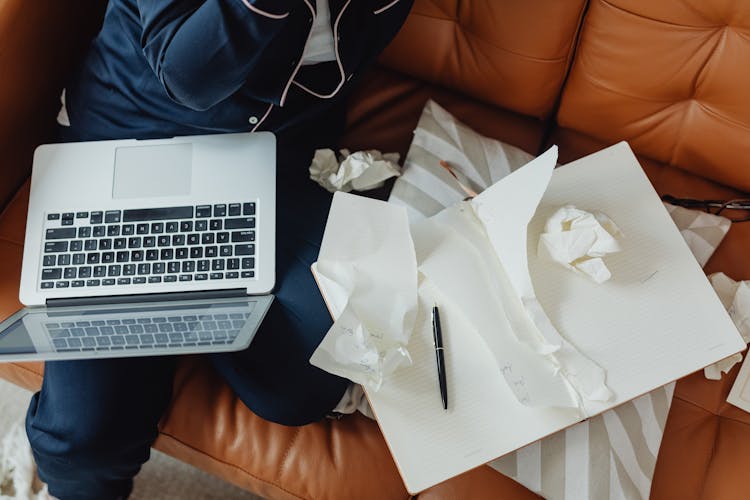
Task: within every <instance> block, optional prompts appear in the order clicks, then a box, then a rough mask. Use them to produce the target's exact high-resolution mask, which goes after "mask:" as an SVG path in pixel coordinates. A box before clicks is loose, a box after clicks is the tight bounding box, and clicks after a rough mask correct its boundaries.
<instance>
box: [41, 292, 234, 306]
mask: <svg viewBox="0 0 750 500" xmlns="http://www.w3.org/2000/svg"><path fill="white" fill-rule="evenodd" d="M247 296H248V295H247V289H246V288H228V289H224V290H205V291H198V292H170V293H144V294H136V295H106V296H102V297H71V298H62V299H47V306H48V307H71V306H98V305H111V304H134V303H135V304H140V303H143V302H164V301H173V300H211V299H226V298H232V297H247Z"/></svg>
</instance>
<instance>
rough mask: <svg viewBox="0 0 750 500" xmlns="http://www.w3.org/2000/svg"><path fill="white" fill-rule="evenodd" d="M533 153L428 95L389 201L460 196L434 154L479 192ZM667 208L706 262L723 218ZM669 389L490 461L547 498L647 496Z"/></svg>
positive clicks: (411, 206)
mask: <svg viewBox="0 0 750 500" xmlns="http://www.w3.org/2000/svg"><path fill="white" fill-rule="evenodd" d="M532 158H533V156H532V155H530V154H528V153H526V152H524V151H522V150H520V149H518V148H515V147H513V146H509V145H506V144H503V143H501V142H499V141H496V140H493V139H489V138H487V137H483V136H481V135H479V134H477V133H476V132H474V131H473V130H471V129H470V128H469V127H467V126H465V125H463V124H462V123H460V122H458V121H457V120H456V119H455V118H454V117H453V116H452V115H451V114H450V113H448V112H447V111H446V110H444V109H443V108H441V107H440V106H439V105H438V104H436V103H435V102H434V101H429V102H427V104H426V105H425V108H424V110H423V112H422V117H421V118H420V120H419V124H418V126H417V129H416V131H415V132H414V141H413V142H412V145H411V147H410V149H409V153H408V155H407V157H406V160H405V163H404V170H403V174H402V176H401V177H400V178H399V179H398V180H397V181H396V183H395V185H394V188H393V192H392V193H391V197H390V199H389V201H390V202H392V203H396V204H399V205H403V206H404V207H406V209H407V211H408V213H409V217H410V218H412V219H413V220H416V219H419V218H422V217H429V216H431V215H434V214H436V213H437V212H439V211H440V210H442V209H443V208H444V207H447V206H449V205H452V204H453V203H455V202H457V201H459V200H461V199H463V198H464V197H465V196H466V195H465V192H464V190H463V189H462V188H461V187H460V186H459V184H458V182H457V181H456V179H455V178H453V177H452V176H451V175H450V174H449V173H448V172H447V171H446V170H445V169H443V168H442V167H441V166H440V161H441V160H444V161H447V162H448V163H449V164H450V166H451V167H452V168H453V169H454V170H455V173H456V174H457V176H458V177H459V179H460V180H461V182H462V183H463V184H464V185H465V186H467V187H469V188H470V189H471V190H473V191H476V192H481V191H482V190H483V189H485V188H487V187H488V186H490V185H492V184H493V183H494V182H496V181H497V180H499V179H501V178H502V177H503V176H505V175H507V174H508V173H510V172H511V171H513V170H514V169H516V168H519V167H521V166H522V165H524V164H525V163H527V162H528V161H529V160H531V159H532ZM667 208H668V209H669V210H670V213H671V214H672V216H673V219H674V220H675V222H676V223H677V225H678V227H679V228H680V229H681V230H682V231H683V235H685V237H686V241H687V242H688V245H689V246H690V247H691V249H693V252H694V253H695V254H696V257H697V258H698V259H699V261H700V263H701V265H703V264H705V262H706V261H707V260H708V257H710V255H711V254H712V253H713V250H715V249H716V247H717V246H718V245H719V243H721V240H722V239H723V237H724V235H725V234H726V232H727V230H728V228H729V226H728V224H729V221H727V220H726V219H724V218H723V217H716V218H715V219H714V218H712V217H715V216H711V217H709V218H706V217H703V216H702V215H705V214H701V213H700V212H696V211H693V210H687V209H684V208H681V207H671V206H670V207H667ZM676 209H677V210H676ZM685 210H687V212H685ZM725 221H726V222H725ZM707 228H710V229H707ZM694 229H697V230H694ZM673 392H674V383H672V384H669V385H667V386H664V387H661V388H659V389H656V390H654V391H652V392H651V393H649V394H646V395H644V396H641V397H640V398H637V399H635V400H633V401H630V402H628V403H626V404H623V405H621V406H619V407H617V408H615V409H613V410H610V411H608V412H605V413H603V414H601V415H599V416H597V417H594V418H591V419H589V420H587V421H585V422H581V423H579V424H577V425H575V426H573V427H570V428H568V429H566V430H564V431H561V432H559V433H557V434H555V435H553V436H550V437H548V438H546V439H543V440H541V441H538V442H536V443H533V444H531V445H529V446H527V447H525V448H522V449H520V450H518V451H516V452H514V453H511V454H510V455H507V456H505V457H503V458H500V459H498V460H495V461H494V462H492V463H490V464H489V465H490V466H491V467H492V468H494V469H496V470H498V471H499V472H501V473H503V474H505V475H507V476H510V477H512V478H514V479H515V480H517V481H518V482H520V483H521V484H523V485H524V486H526V487H527V488H529V489H530V490H532V491H534V492H536V493H538V494H540V495H542V496H544V497H545V498H547V499H550V500H555V499H565V500H582V499H595V500H600V499H613V500H614V499H628V500H629V499H646V498H648V496H649V491H650V489H651V480H652V478H653V474H654V468H655V466H656V457H657V455H658V452H659V446H660V444H661V439H662V436H663V434H664V425H665V423H666V420H667V414H668V413H669V407H670V404H671V402H672V394H673Z"/></svg>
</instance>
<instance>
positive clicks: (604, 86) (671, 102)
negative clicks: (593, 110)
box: [585, 73, 690, 106]
mask: <svg viewBox="0 0 750 500" xmlns="http://www.w3.org/2000/svg"><path fill="white" fill-rule="evenodd" d="M585 76H586V78H587V79H588V80H589V81H590V82H591V83H593V84H594V85H596V86H597V87H599V88H601V89H604V90H606V91H608V92H612V93H613V94H617V95H619V96H622V97H627V98H630V99H636V100H638V101H644V102H650V103H654V104H668V105H670V106H672V105H674V104H678V103H680V102H684V101H687V100H689V99H690V98H689V97H686V98H685V99H682V100H675V99H669V100H665V99H649V98H647V97H643V96H638V95H633V94H629V93H627V92H624V91H622V90H618V89H615V88H613V87H611V86H609V85H607V84H606V83H604V82H603V81H602V80H600V79H599V78H596V77H594V76H593V75H591V74H590V73H585Z"/></svg>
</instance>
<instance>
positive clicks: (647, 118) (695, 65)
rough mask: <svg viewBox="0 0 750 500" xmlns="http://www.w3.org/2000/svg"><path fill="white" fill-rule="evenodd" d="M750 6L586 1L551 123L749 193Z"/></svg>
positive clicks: (700, 0)
mask: <svg viewBox="0 0 750 500" xmlns="http://www.w3.org/2000/svg"><path fill="white" fill-rule="evenodd" d="M748 32H750V3H748V2H725V1H718V2H716V1H714V2H706V1H704V0H663V1H659V2H646V1H637V0H592V1H591V2H590V7H589V10H588V13H587V14H586V18H585V21H584V25H583V28H582V32H581V37H580V42H579V45H578V49H577V52H576V57H575V62H574V64H573V66H572V68H571V73H570V76H569V78H568V82H567V84H566V87H565V91H564V93H563V97H562V101H561V106H560V110H559V113H558V118H557V121H558V124H559V125H560V126H561V127H566V128H571V129H575V130H577V131H580V132H583V133H585V134H588V135H590V136H592V137H595V138H597V139H600V140H601V141H603V142H607V143H612V142H617V141H619V140H621V139H626V140H628V141H629V142H630V143H631V145H632V147H633V149H634V150H636V151H637V152H638V153H639V154H642V155H645V156H647V157H649V158H653V159H655V160H657V161H659V162H662V163H665V164H669V165H675V166H679V167H680V168H683V169H685V170H688V171H690V172H693V173H695V174H697V175H700V176H703V177H707V178H709V179H713V180H715V181H717V182H720V183H723V184H727V185H730V186H734V187H736V188H737V189H742V190H744V191H750V168H748V167H747V165H744V164H743V163H742V159H745V158H747V157H748V156H750V141H748V139H747V138H748V133H750V106H748V105H740V103H748V102H750V85H748V84H747V82H748V80H750V65H748V64H745V63H744V61H747V60H748V59H749V58H750V37H749V36H748Z"/></svg>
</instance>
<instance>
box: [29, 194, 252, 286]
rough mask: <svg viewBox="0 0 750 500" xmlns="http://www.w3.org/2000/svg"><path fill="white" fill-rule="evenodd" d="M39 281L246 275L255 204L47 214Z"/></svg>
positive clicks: (101, 282)
mask: <svg viewBox="0 0 750 500" xmlns="http://www.w3.org/2000/svg"><path fill="white" fill-rule="evenodd" d="M44 229H45V236H44V251H43V256H42V271H41V276H40V280H39V287H40V289H42V290H46V289H52V288H58V289H59V288H86V287H106V286H112V285H119V286H128V285H130V286H133V285H142V284H144V283H172V282H187V281H190V282H192V281H213V280H224V281H226V280H240V279H242V280H246V279H252V278H255V271H256V267H255V265H256V259H255V248H256V244H257V242H256V237H255V229H256V203H255V202H243V203H220V204H216V205H196V206H182V207H166V208H143V209H131V210H107V211H90V212H55V213H48V214H47V216H46V220H45V226H44Z"/></svg>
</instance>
